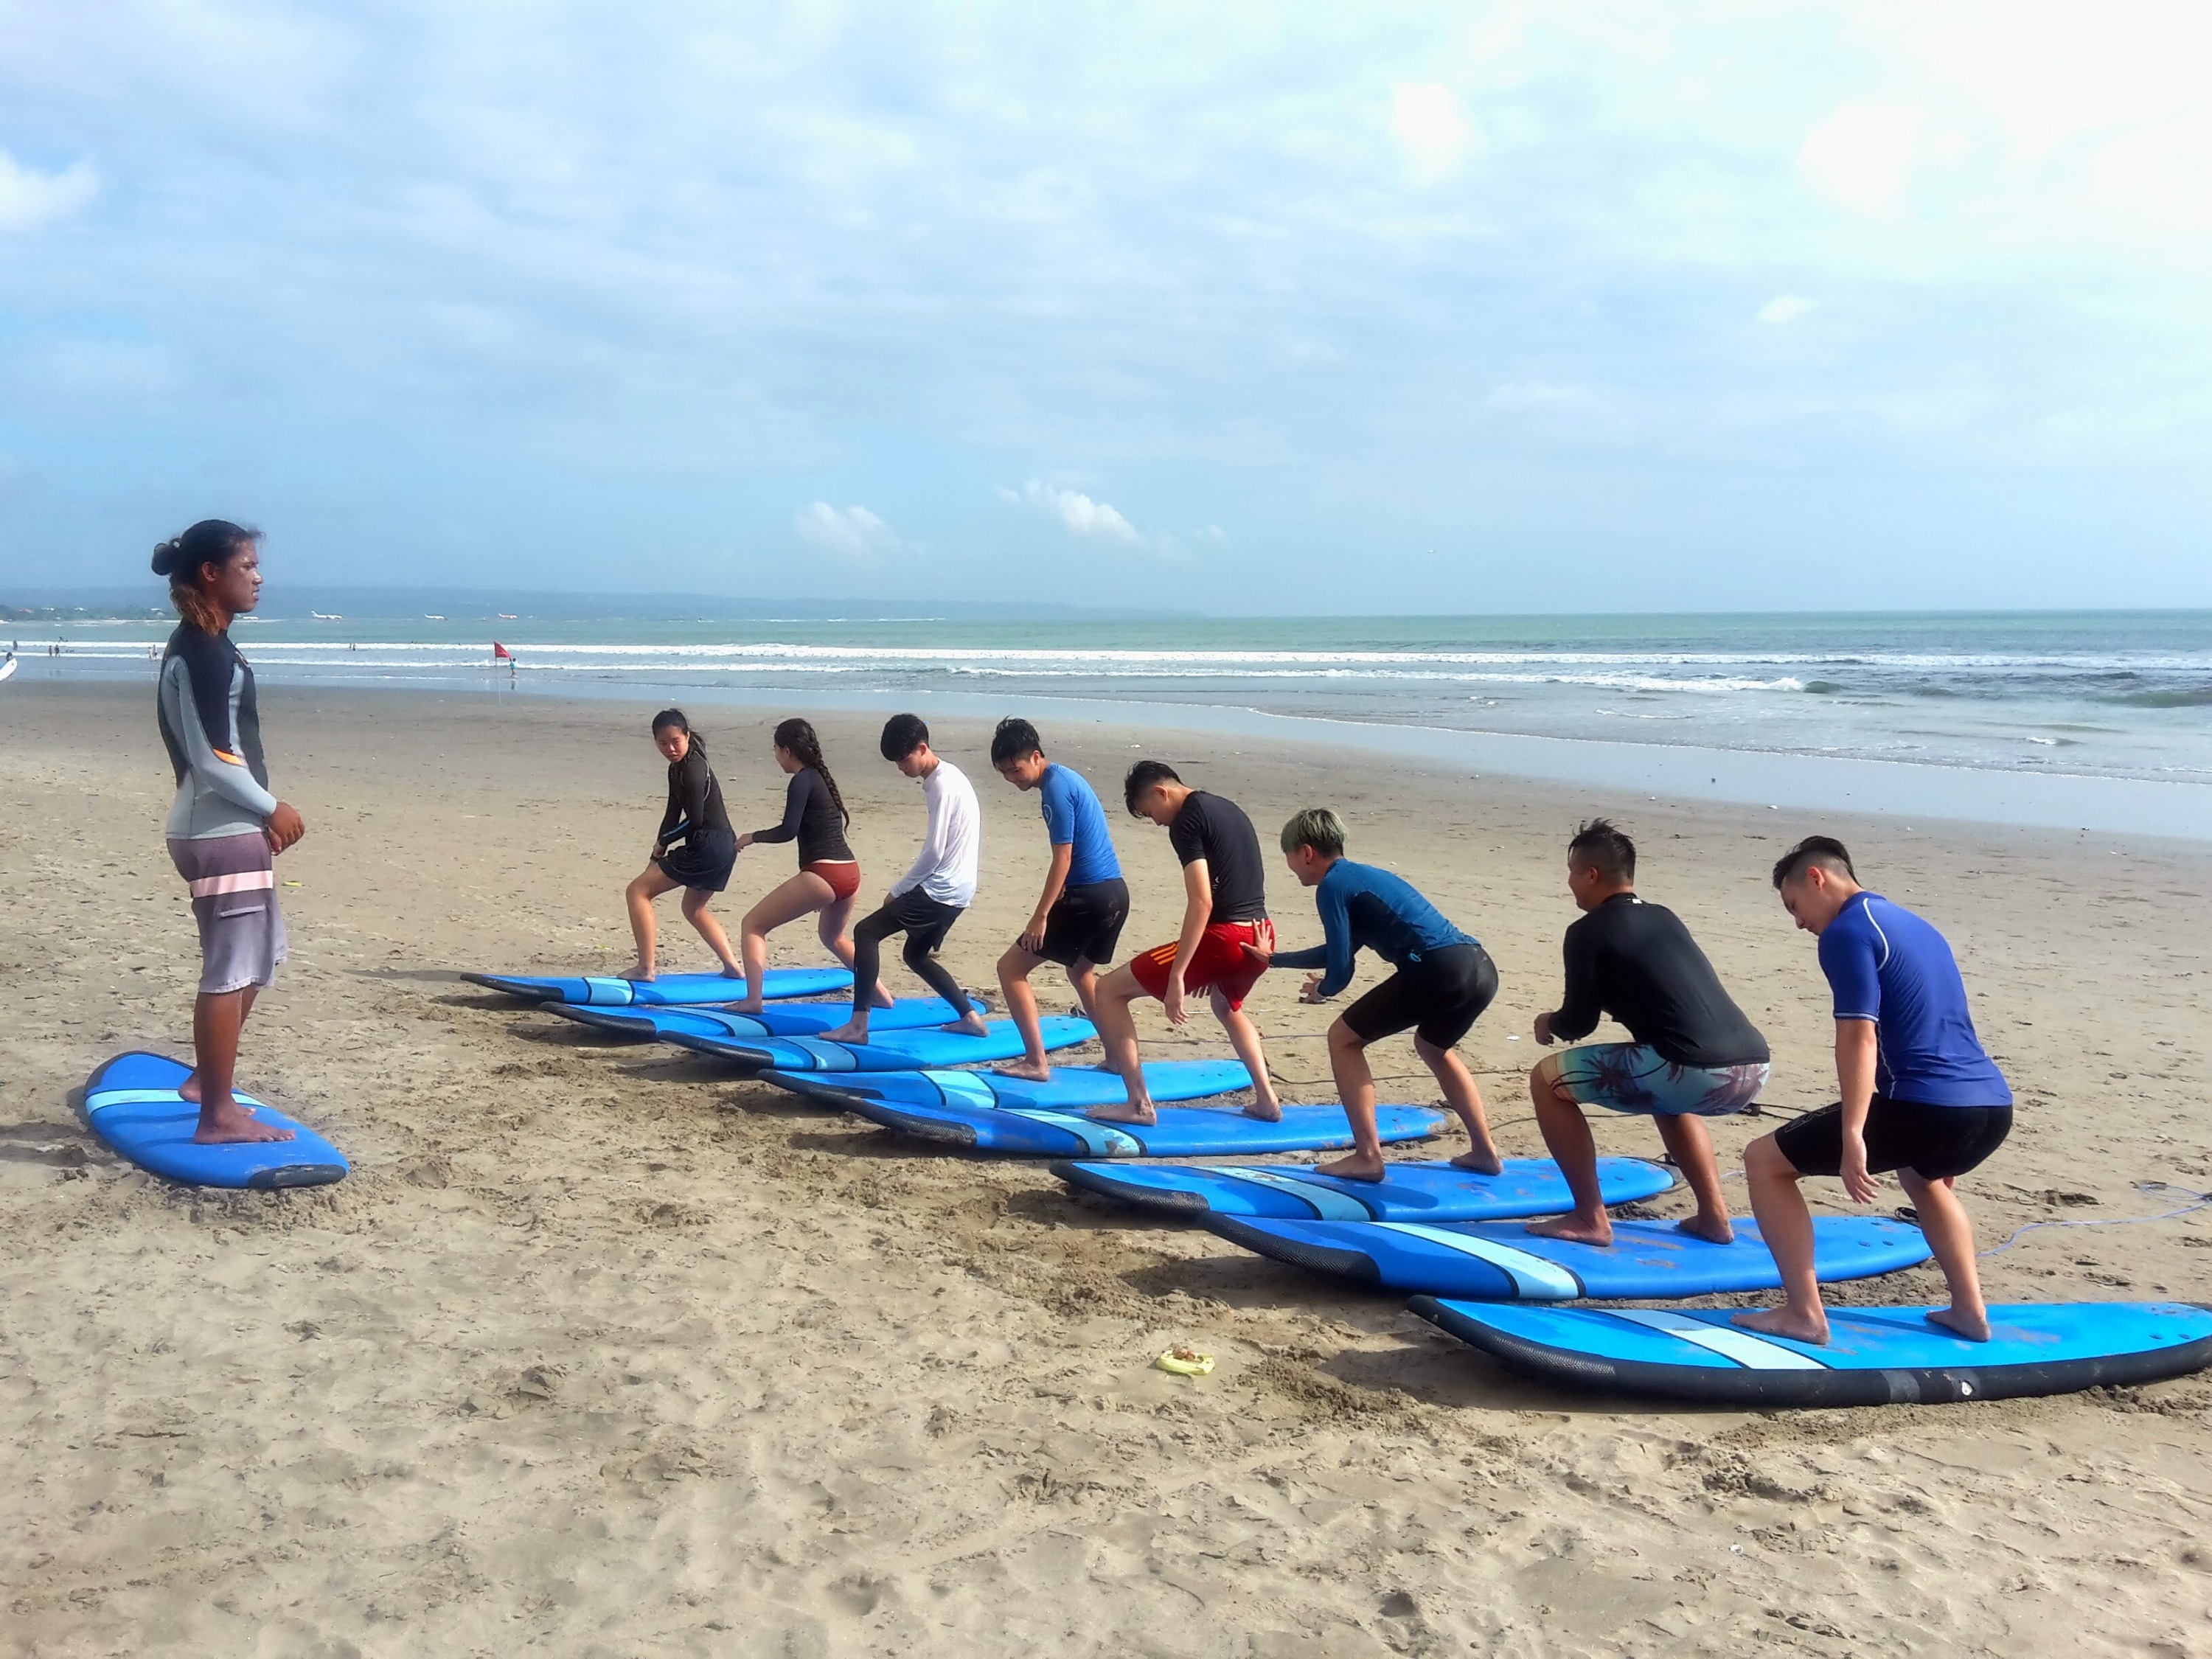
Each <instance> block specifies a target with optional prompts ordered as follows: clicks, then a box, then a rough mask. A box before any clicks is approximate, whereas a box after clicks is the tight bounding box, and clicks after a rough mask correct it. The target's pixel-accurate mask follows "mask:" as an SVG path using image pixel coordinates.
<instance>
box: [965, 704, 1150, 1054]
mask: <svg viewBox="0 0 2212 1659" xmlns="http://www.w3.org/2000/svg"><path fill="white" fill-rule="evenodd" d="M991 764H992V765H993V766H994V767H996V768H997V769H998V771H999V775H1000V777H1002V778H1004V779H1005V780H1006V781H1007V782H1008V783H1011V784H1012V785H1013V786H1014V787H1015V788H1017V789H1019V790H1023V791H1024V792H1027V791H1029V790H1032V789H1034V790H1035V791H1036V793H1037V794H1038V795H1039V796H1040V797H1041V798H1042V804H1043V806H1044V829H1045V836H1046V839H1047V840H1048V841H1049V842H1051V844H1052V864H1051V866H1050V867H1049V868H1048V870H1047V871H1046V872H1045V878H1044V891H1043V892H1042V894H1040V895H1039V896H1038V897H1037V905H1036V911H1035V913H1034V914H1032V915H1030V921H1029V926H1028V927H1024V928H1023V929H1022V932H1021V936H1020V937H1019V938H1018V939H1016V940H1015V941H1014V942H1013V943H1012V945H1008V946H1007V947H1006V955H1004V956H1002V957H1000V958H999V988H1000V990H1001V991H1003V992H1005V993H1006V1012H1008V1013H1009V1014H1011V1015H1012V1016H1013V1021H1014V1024H1015V1026H1016V1028H1017V1029H1018V1030H1020V1032H1021V1034H1022V1048H1023V1054H1022V1057H1021V1059H1020V1060H1017V1061H1014V1062H1013V1063H1012V1064H1010V1065H1006V1066H1000V1067H999V1068H998V1069H999V1070H1000V1072H1001V1073H1004V1074H1005V1075H1006V1076H1008V1077H1020V1078H1028V1079H1030V1080H1031V1081H1033V1082H1037V1083H1042V1082H1045V1081H1046V1080H1048V1079H1049V1078H1050V1077H1051V1076H1052V1066H1051V1062H1050V1061H1048V1060H1047V1059H1046V1058H1045V1052H1044V1031H1043V1027H1042V1024H1040V1023H1039V1020H1038V1018H1037V1000H1036V993H1035V992H1034V991H1032V990H1030V975H1031V974H1032V973H1034V972H1035V971H1036V968H1037V966H1038V964H1039V963H1046V962H1056V963H1059V964H1060V966H1061V967H1063V968H1065V969H1067V982H1068V983H1069V984H1070V985H1072V986H1073V987H1075V994H1076V995H1077V996H1079V997H1080V998H1081V999H1082V1000H1083V1012H1085V1013H1086V1014H1091V1018H1092V1019H1093V1020H1094V1021H1095V1020H1096V1019H1097V1014H1096V1013H1095V1012H1094V1006H1095V994H1096V993H1097V987H1098V969H1100V968H1101V967H1102V966H1103V965H1104V964H1105V963H1109V962H1111V961H1113V959H1114V947H1115V945H1118V944H1119V943H1120V942H1121V925H1122V924H1123V923H1124V922H1126V921H1128V919H1129V884H1127V882H1125V881H1123V880H1122V879H1121V860H1120V859H1119V858H1117V857H1115V853H1114V837H1113V835H1112V834H1111V832H1109V830H1108V829H1107V828H1106V810H1105V808H1103V806H1101V805H1099V804H1098V797H1097V793H1095V792H1094V791H1093V790H1092V789H1091V786H1090V784H1089V783H1087V782H1085V781H1084V777H1083V775H1082V774H1081V773H1080V772H1078V771H1075V770H1073V769H1071V768H1068V767H1065V766H1056V765H1054V763H1052V762H1050V761H1048V760H1047V759H1046V758H1045V757H1044V744H1043V743H1042V740H1040V739H1039V738H1038V737H1037V732H1036V727H1035V726H1031V725H1030V723H1029V722H1028V721H1027V720H1000V722H999V729H998V730H997V731H996V732H993V733H992V734H991Z"/></svg>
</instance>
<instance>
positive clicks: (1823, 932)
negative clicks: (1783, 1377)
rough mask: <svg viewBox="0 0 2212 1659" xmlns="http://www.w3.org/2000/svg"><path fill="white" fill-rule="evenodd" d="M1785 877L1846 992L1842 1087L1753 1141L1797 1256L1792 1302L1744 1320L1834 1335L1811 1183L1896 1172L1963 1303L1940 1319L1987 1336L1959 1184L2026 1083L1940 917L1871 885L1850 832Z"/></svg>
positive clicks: (1798, 857)
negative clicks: (1818, 1268)
mask: <svg viewBox="0 0 2212 1659" xmlns="http://www.w3.org/2000/svg"><path fill="white" fill-rule="evenodd" d="M1774 887H1775V890H1776V891H1777V892H1778V893H1779V894H1780V895H1781V896H1782V903H1783V907H1784V908H1785V909H1787V910H1788V911H1789V912H1790V915H1792V916H1793V917H1795V918H1796V922H1797V925H1798V926H1799V927H1802V928H1803V929H1804V930H1805V931H1806V932H1808V933H1812V934H1814V935H1815V936H1816V937H1817V938H1818V939H1820V971H1821V972H1822V973H1823V974H1825V975H1827V980H1828V986H1829V988H1830V990H1831V991H1832V993H1833V994H1834V997H1835V1015H1836V1084H1837V1088H1838V1092H1839V1093H1841V1095H1842V1096H1843V1098H1842V1099H1841V1100H1839V1101H1838V1102H1837V1103H1835V1104H1833V1105H1832V1106H1824V1107H1822V1108H1821V1109H1820V1110H1819V1111H1817V1112H1808V1113H1807V1114H1806V1115H1804V1116H1803V1117H1801V1118H1798V1119H1796V1121H1793V1122H1791V1123H1789V1124H1786V1125H1785V1126H1784V1127H1782V1128H1779V1129H1778V1130H1776V1131H1775V1132H1774V1133H1772V1134H1771V1135H1765V1136H1762V1137H1761V1138H1760V1139H1757V1140H1754V1141H1753V1142H1752V1143H1751V1145H1750V1146H1747V1147H1746V1148H1744V1154H1743V1170H1744V1175H1745V1177H1746V1178H1747V1180H1748V1181H1749V1182H1750V1184H1751V1207H1752V1213H1753V1214H1754V1215H1756V1216H1757V1217H1758V1218H1759V1232H1760V1233H1761V1234H1762V1235H1763V1236H1764V1237H1765V1240H1766V1247H1767V1248H1768V1249H1771V1250H1772V1251H1773V1252H1774V1260H1775V1261H1776V1263H1777V1264H1778V1266H1779V1267H1781V1269H1782V1284H1783V1290H1784V1295H1785V1297H1786V1298H1787V1300H1786V1301H1785V1302H1784V1304H1783V1305H1782V1306H1781V1307H1779V1308H1775V1309H1772V1310H1768V1311H1766V1312H1763V1313H1753V1314H1739V1315H1737V1316H1736V1321H1735V1322H1736V1323H1737V1324H1739V1325H1742V1326H1746V1327H1747V1328H1750V1329H1752V1330H1755V1331H1762V1332H1765V1333H1766V1334H1769V1335H1772V1336H1787V1337H1792V1338H1795V1339H1796V1340H1798V1341H1800V1342H1826V1340H1828V1316H1827V1311H1826V1309H1824V1308H1823V1307H1822V1306H1821V1304H1820V1284H1819V1282H1818V1281H1817V1280H1816V1279H1814V1276H1813V1273H1814V1270H1813V1220H1812V1217H1811V1215H1810V1214H1809V1213H1808V1212H1807V1210H1806V1208H1805V1195H1804V1194H1803V1193H1802V1191H1801V1190H1800V1189H1799V1188H1798V1184H1797V1183H1798V1182H1799V1181H1801V1180H1802V1178H1803V1177H1804V1176H1808V1175H1826V1176H1839V1177H1840V1178H1841V1179H1842V1181H1843V1183H1844V1191H1845V1192H1846V1193H1849V1194H1850V1195H1851V1197H1852V1199H1854V1200H1856V1201H1857V1202H1858V1203H1861V1204H1869V1203H1872V1202H1873V1201H1874V1198H1875V1194H1876V1193H1878V1192H1880V1191H1881V1182H1877V1181H1876V1180H1875V1176H1877V1175H1881V1174H1884V1173H1887V1171H1890V1170H1895V1171H1896V1172H1897V1178H1898V1180H1899V1182H1900V1183H1902V1185H1903V1186H1904V1188H1905V1195H1906V1196H1907V1197H1908V1198H1910V1199H1911V1200H1912V1208H1913V1212H1914V1213H1915V1214H1916V1215H1917V1216H1918V1218H1919V1220H1920V1230H1921V1231H1923V1233H1925V1234H1927V1236H1928V1246H1929V1249H1931V1250H1932V1251H1934V1252H1935V1255H1936V1263H1937V1265H1939V1266H1940V1267H1942V1269H1943V1279H1944V1282H1945V1283H1946V1284H1947V1285H1948V1286H1949V1287H1950V1291H1951V1305H1950V1306H1949V1307H1948V1308H1941V1309H1938V1310H1936V1311H1935V1312H1933V1313H1931V1314H1929V1316H1928V1317H1929V1319H1930V1320H1931V1321H1932V1322H1935V1323H1936V1324H1938V1325H1941V1326H1942V1327H1943V1328H1945V1329H1947V1330H1950V1331H1955V1332H1956V1333H1957V1334H1959V1335H1960V1336H1963V1337H1966V1338H1967V1339H1968V1340H1972V1341H1975V1342H1986V1341H1988V1340H1990V1316H1989V1310H1987V1309H1986V1308H1985V1307H1984V1305H1983V1303H1982V1280H1981V1273H1980V1272H1979V1271H1978V1268H1977V1267H1976V1266H1975V1264H1974V1228H1973V1224H1972V1222H1971V1221H1970V1220H1968V1218H1967V1217H1966V1206H1964V1205H1962V1204H1961V1203H1960V1202H1959V1195H1958V1193H1957V1192H1956V1190H1955V1189H1954V1188H1955V1184H1956V1182H1957V1181H1958V1178H1959V1177H1960V1176H1962V1175H1965V1174H1966V1172H1967V1171H1968V1170H1973V1169H1976V1168H1978V1166H1979V1165H1980V1164H1982V1163H1983V1162H1984V1160H1985V1159H1987V1158H1989V1156H1990V1154H1991V1153H1992V1152H1996V1149H1997V1148H1998V1147H2000V1146H2002V1145H2003V1144H2004V1140H2005V1137H2006V1136H2007V1135H2008V1134H2009V1133H2011V1132H2012V1091H2011V1089H2010V1088H2008V1086H2007V1085H2006V1083H2005V1080H2004V1074H2003V1073H2002V1072H2000V1071H1998V1070H1997V1067H1996V1061H1994V1060H1991V1059H1990V1057H1989V1054H1988V1052H1987V1051H1986V1050H1984V1048H1983V1047H1982V1042H1981V1039H1980V1038H1979V1037H1978V1036H1976V1035H1975V1034H1974V1021H1973V1016H1972V1014H1971V1013H1970V1012H1968V1011H1967V1008H1966V982H1965V981H1963V980H1962V979H1960V976H1959V964H1958V961H1957V959H1956V958H1954V957H1953V956H1952V954H1951V947H1950V945H1948V943H1947V942H1946V941H1945V940H1944V938H1943V936H1942V934H1941V933H1937V932H1936V929H1935V927H1933V926H1931V925H1930V924H1929V922H1927V921H1924V920H1923V919H1922V918H1921V917H1919V916H1917V915H1913V914H1912V912H1911V911H1910V910H1907V909H1905V908H1902V907H1901V906H1899V905H1895V904H1892V903H1891V902H1889V901H1888V900H1887V899H1886V898H1884V897H1882V896H1881V894H1879V893H1869V892H1868V891H1867V890H1865V889H1864V888H1863V887H1861V886H1860V885H1859V882H1858V875H1857V872H1856V871H1854V870H1853V869H1852V868H1851V855H1850V854H1849V853H1848V852H1846V851H1845V850H1844V844H1843V843H1842V842H1839V841H1832V840H1831V839H1830V838H1829V837H1827V836H1811V837H1809V838H1808V839H1807V840H1805V841H1802V842H1799V843H1798V844H1797V845H1796V846H1795V847H1793V848H1790V850H1789V851H1788V852H1787V853H1785V854H1783V855H1782V860H1781V861H1780V862H1779V863H1778V864H1777V865H1776V866H1774Z"/></svg>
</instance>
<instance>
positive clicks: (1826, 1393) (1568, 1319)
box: [1412, 1296, 2212, 1406]
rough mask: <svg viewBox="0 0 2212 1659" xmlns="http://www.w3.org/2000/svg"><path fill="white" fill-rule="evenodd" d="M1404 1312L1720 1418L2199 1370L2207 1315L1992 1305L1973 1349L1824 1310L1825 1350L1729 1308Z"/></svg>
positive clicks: (1450, 1307)
mask: <svg viewBox="0 0 2212 1659" xmlns="http://www.w3.org/2000/svg"><path fill="white" fill-rule="evenodd" d="M1412 1305H1413V1311H1414V1312H1415V1313H1417V1314H1419V1315H1420V1316H1421V1317H1422V1318H1424V1319H1425V1320H1428V1321H1429V1322H1431V1323H1432V1324H1435V1325H1437V1326H1440V1327H1442V1328H1443V1329H1444V1330H1447V1331H1449V1332H1450V1333H1451V1334H1453V1335H1454V1336H1455V1337H1458V1338H1459V1339H1460V1340H1462V1341H1463V1342H1468V1343H1471V1344H1472V1345H1473V1346H1475V1347H1478V1348H1480V1349H1481V1350H1482V1351H1483V1352H1486V1353H1488V1354H1492V1355H1493V1356H1495V1357H1496V1358H1498V1359H1500V1360H1502V1361H1504V1363H1505V1364H1508V1365H1510V1366H1511V1367H1512V1368H1513V1369H1514V1370H1517V1371H1522V1372H1524V1373H1526V1374H1527V1375H1528V1376H1534V1377H1537V1378H1539V1379H1541V1380H1542V1381H1544V1382H1547V1383H1565V1384H1569V1385H1571V1386H1573V1387H1575V1388H1581V1389H1613V1390H1618V1391H1620V1392H1621V1393H1623V1394H1638V1395H1664V1396H1666V1397H1668V1398H1669V1399H1674V1400H1692V1401H1705V1402H1711V1403H1716V1404H1723V1405H1730V1406H1886V1405H1908V1404H1918V1405H1933V1404H1937V1403H1942V1402H1946V1401H1960V1400H2008V1399H2016V1398H2018V1397H2020V1396H2021V1395H2041V1394H2070V1393H2072V1392H2073V1391H2075V1389H2093V1388H2100V1387H2106V1388H2111V1387H2120V1386H2124V1385H2132V1384H2136V1383H2156V1382H2160V1381H2162V1380H2164V1379H2165V1378H2166V1377H2170V1376H2187V1375H2188V1374H2189V1373H2190V1372H2191V1371H2198V1370H2203V1369H2204V1368H2205V1366H2207V1365H2212V1310H2208V1309H2205V1308H2203V1307H2199V1306H2197V1305H2195V1304H2190V1303H2181V1302H2059V1303H2033V1302H2029V1303H2014V1304H1993V1305H1992V1306H1991V1307H1990V1340H1989V1341H1987V1342H1969V1341H1967V1340H1966V1339H1965V1338H1964V1337H1961V1336H1954V1335H1953V1334H1951V1333H1950V1332H1949V1331H1947V1330H1945V1329H1944V1328H1942V1327H1941V1326H1940V1325H1934V1324H1930V1323H1929V1321H1928V1318H1927V1315H1928V1313H1929V1310H1928V1309H1926V1308H1831V1309H1829V1310H1828V1334H1829V1340H1828V1342H1827V1344H1826V1346H1814V1345H1813V1344H1811V1343H1809V1342H1793V1341H1791V1340H1790V1339H1789V1338H1787V1337H1780V1336H1760V1335H1759V1334H1755V1333H1753V1332H1751V1331H1747V1330H1745V1329H1744V1328H1742V1327H1741V1326H1740V1325H1737V1324H1735V1322H1734V1319H1733V1316H1734V1314H1735V1310H1734V1309H1729V1308H1686V1309H1682V1310H1674V1309H1659V1308H1531V1307H1511V1306H1505V1307H1498V1306H1492V1305H1486V1304H1474V1303H1464V1302H1450V1301H1442V1300H1439V1299H1438V1298H1437V1297H1432V1296H1417V1297H1414V1298H1413V1304H1412Z"/></svg>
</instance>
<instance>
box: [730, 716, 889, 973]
mask: <svg viewBox="0 0 2212 1659" xmlns="http://www.w3.org/2000/svg"><path fill="white" fill-rule="evenodd" d="M775 763H776V764H777V765H778V766H780V767H781V768H782V769H784V771H785V772H786V773H787V774H788V775H789V776H790V778H791V781H790V783H789V784H787V786H786V787H785V789H784V795H783V822H782V823H778V824H775V825H773V826H772V827H770V828H769V829H755V830H752V831H750V833H748V834H745V835H742V836H738V848H740V849H743V848H747V847H750V846H752V845H753V844H754V843H755V842H761V843H773V842H786V841H796V842H798V843H799V873H798V874H797V875H795V876H793V877H792V878H791V879H790V880H788V881H787V882H785V883H784V884H782V885H781V887H778V888H776V889H775V890H774V891H773V892H770V893H769V894H768V895H766V896H764V897H763V898H762V899H761V901H760V902H758V903H757V904H756V905H754V906H753V908H751V909H750V910H748V911H746V912H745V919H744V921H743V922H742V923H740V924H739V927H738V951H739V952H740V953H741V955H742V956H743V957H744V970H745V1000H744V1001H743V1002H740V1003H738V1004H737V1005H735V1006H736V1007H737V1009H738V1012H743V1013H750V1014H757V1013H758V1012H761V986H762V984H763V979H762V975H763V974H765V973H766V972H767V971H768V936H769V934H770V933H774V932H775V930H776V929H777V928H779V927H783V926H785V925H786V924H787V923H789V922H793V921H798V920H799V918H800V917H801V916H806V915H817V913H818V914H819V915H820V916H821V921H820V922H819V923H818V924H817V928H818V931H819V932H820V933H821V935H822V942H823V944H824V945H827V946H829V952H830V954H831V955H832V956H834V957H836V958H837V960H838V961H840V962H842V963H844V964H845V966H847V967H848V968H850V967H851V966H852V965H853V939H852V935H851V934H850V933H849V932H848V929H849V927H851V925H852V921H853V906H854V901H855V900H856V899H857V898H858V897H859V896H860V861H859V860H856V859H855V858H854V856H853V849H852V848H850V847H849V846H848V845H847V844H846V842H845V826H846V825H847V824H848V823H851V822H852V817H853V815H852V814H851V813H850V812H848V811H846V809H845V798H844V796H843V795H842V794H840V793H838V791H837V780H836V779H835V778H833V777H831V776H830V775H829V766H828V764H827V763H824V761H823V758H822V740H821V739H820V738H817V737H816V736H815V735H814V728H813V726H811V725H810V724H808V723H807V722H806V721H805V720H797V719H793V720H786V721H784V722H783V723H782V724H781V726H777V727H776V728H775ZM876 996H877V1000H878V1003H879V1004H880V1005H881V1006H884V1007H886V1008H888V1007H889V1006H890V1004H891V996H890V993H889V992H888V991H885V990H884V989H882V988H881V987H878V989H877V993H876Z"/></svg>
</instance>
